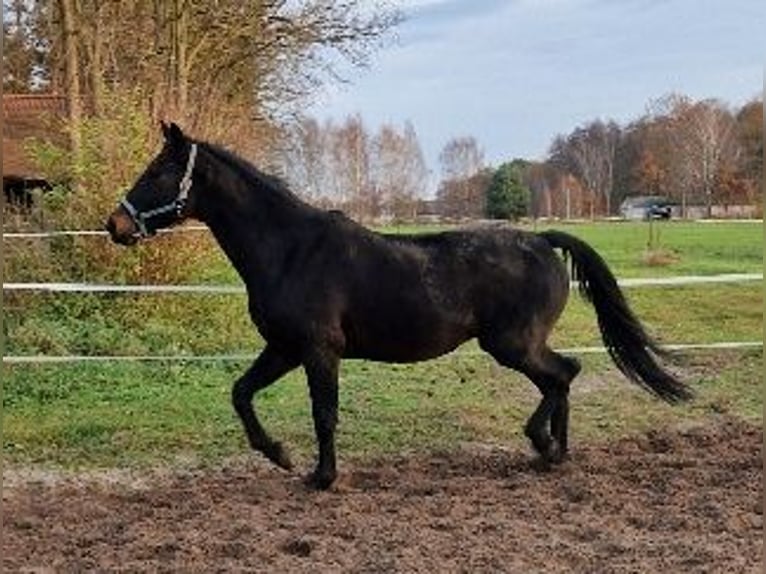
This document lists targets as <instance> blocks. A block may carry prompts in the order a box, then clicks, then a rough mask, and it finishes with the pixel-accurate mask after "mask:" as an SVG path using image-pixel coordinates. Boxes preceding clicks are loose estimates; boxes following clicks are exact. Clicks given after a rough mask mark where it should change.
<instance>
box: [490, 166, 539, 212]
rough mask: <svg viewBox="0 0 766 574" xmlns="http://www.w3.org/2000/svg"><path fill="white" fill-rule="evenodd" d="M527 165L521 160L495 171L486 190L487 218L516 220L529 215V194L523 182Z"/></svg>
mask: <svg viewBox="0 0 766 574" xmlns="http://www.w3.org/2000/svg"><path fill="white" fill-rule="evenodd" d="M528 165H529V164H528V163H527V162H524V161H523V160H514V161H512V162H508V163H504V164H502V165H501V166H500V167H498V168H497V169H496V170H495V172H494V173H493V174H492V180H491V182H490V184H489V187H488V188H487V199H486V213H487V217H489V218H491V219H513V220H517V219H519V218H520V217H523V216H525V215H527V214H528V213H529V205H530V198H531V194H530V190H529V188H528V187H527V186H526V185H524V182H523V179H524V173H523V172H524V170H525V169H526V168H527V167H528Z"/></svg>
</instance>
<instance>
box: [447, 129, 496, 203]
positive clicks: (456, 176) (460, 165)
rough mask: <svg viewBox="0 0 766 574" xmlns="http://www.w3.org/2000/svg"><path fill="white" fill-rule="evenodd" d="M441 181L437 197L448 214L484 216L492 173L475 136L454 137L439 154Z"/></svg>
mask: <svg viewBox="0 0 766 574" xmlns="http://www.w3.org/2000/svg"><path fill="white" fill-rule="evenodd" d="M439 163H440V164H441V167H442V181H441V184H440V185H439V189H438V190H437V199H438V200H439V203H440V205H441V210H442V213H443V214H444V215H446V216H448V217H481V216H482V215H483V214H484V198H485V191H486V187H487V185H488V183H489V174H488V173H487V172H485V171H484V169H483V168H484V153H483V152H482V151H481V149H480V148H479V144H478V143H477V141H476V139H475V138H474V137H462V138H453V139H451V140H450V141H448V142H447V143H446V144H445V146H444V147H443V148H442V151H441V153H440V154H439Z"/></svg>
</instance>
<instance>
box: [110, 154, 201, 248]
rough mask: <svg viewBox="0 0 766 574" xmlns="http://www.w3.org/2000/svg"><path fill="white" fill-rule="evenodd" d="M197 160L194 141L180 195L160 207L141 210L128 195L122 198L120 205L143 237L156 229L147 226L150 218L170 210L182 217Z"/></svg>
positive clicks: (179, 191)
mask: <svg viewBox="0 0 766 574" xmlns="http://www.w3.org/2000/svg"><path fill="white" fill-rule="evenodd" d="M196 161H197V144H196V143H193V144H191V148H190V149H189V159H188V160H187V162H186V171H184V175H183V177H182V178H181V181H180V182H179V183H178V195H177V196H176V198H175V199H174V200H173V201H172V202H170V203H166V204H164V205H161V206H159V207H155V208H154V209H150V210H148V211H139V210H138V209H136V208H135V207H134V206H133V204H132V203H130V201H128V198H127V197H124V198H122V200H121V201H120V205H121V206H122V207H123V208H125V211H127V212H128V215H130V218H131V219H132V220H133V223H135V224H136V227H137V228H138V233H139V235H140V236H141V237H149V236H151V235H154V233H155V231H156V230H154V229H149V227H147V225H146V224H147V221H148V220H149V219H151V218H153V217H157V216H158V215H163V214H165V213H168V212H174V213H175V214H176V217H178V218H180V217H181V215H182V214H183V210H184V207H186V201H187V200H188V198H189V190H190V189H191V186H192V172H193V171H194V164H195V162H196Z"/></svg>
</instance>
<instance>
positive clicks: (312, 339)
mask: <svg viewBox="0 0 766 574" xmlns="http://www.w3.org/2000/svg"><path fill="white" fill-rule="evenodd" d="M161 127H162V132H163V135H164V143H163V146H162V149H161V150H160V152H159V153H158V154H157V155H156V157H154V159H153V160H152V161H151V162H150V163H149V164H148V166H147V167H146V169H145V171H144V172H143V173H142V174H141V175H140V176H139V177H138V179H137V180H136V182H135V184H134V186H133V187H132V189H130V190H129V191H128V192H127V194H126V195H125V197H124V198H123V199H122V200H121V201H120V203H119V204H118V206H117V207H116V208H115V210H114V211H113V212H112V213H111V215H110V216H109V217H108V220H107V222H106V229H107V231H108V232H109V234H110V236H111V239H112V240H113V241H114V242H116V243H118V244H122V245H133V244H135V243H136V242H137V241H139V240H142V239H144V238H147V237H150V236H152V235H154V234H155V233H156V231H157V230H158V229H161V228H166V227H170V226H173V225H177V224H179V223H181V222H183V221H184V220H186V219H188V218H193V219H196V220H198V221H200V222H202V223H204V224H206V225H207V226H208V227H209V229H210V230H211V232H212V234H213V236H214V237H215V239H216V241H217V242H218V243H219V245H220V247H221V248H222V250H223V251H224V253H225V254H226V255H227V257H228V259H229V260H230V262H231V263H232V265H233V266H234V268H235V269H236V270H237V272H238V273H239V275H240V277H241V278H242V281H243V282H244V284H245V286H246V289H247V294H248V310H249V313H250V316H251V318H252V321H253V323H254V325H255V327H256V328H257V330H258V331H259V333H260V334H261V336H262V337H263V339H264V341H265V347H264V349H263V350H262V352H261V353H260V354H259V355H258V356H257V357H256V358H255V360H254V362H253V363H252V365H251V366H250V367H249V368H248V369H247V371H246V372H245V373H244V374H243V375H242V376H241V377H240V378H239V379H238V380H236V382H234V384H233V387H232V394H231V400H232V403H233V407H234V410H235V411H236V413H237V414H238V416H239V418H240V419H241V422H242V425H243V427H244V432H245V434H246V436H247V439H248V441H249V444H250V446H251V447H252V448H253V449H254V450H256V451H260V452H261V453H262V454H263V455H265V456H266V457H267V458H268V459H269V460H270V461H272V462H273V463H275V464H276V465H277V466H279V467H281V468H283V469H286V470H290V469H292V468H293V466H292V462H291V459H290V457H289V455H288V452H287V450H286V448H285V447H284V446H283V445H282V443H281V442H279V441H276V440H274V439H272V437H271V436H270V435H269V434H268V433H267V432H266V430H265V429H264V428H263V426H262V425H261V423H260V422H259V420H258V416H257V415H256V412H255V409H254V406H253V399H254V396H255V393H256V392H257V391H259V390H262V389H264V388H266V387H268V386H269V385H271V384H272V383H274V382H276V381H277V380H279V379H280V378H281V377H282V376H283V375H285V374H287V373H288V372H289V371H292V370H293V369H296V368H298V367H302V368H303V370H304V371H305V374H306V379H307V382H308V388H309V395H310V399H311V411H312V417H313V423H314V430H315V435H316V441H317V445H318V460H317V463H316V467H315V468H314V470H313V472H311V473H310V474H309V475H308V477H307V479H306V480H307V484H308V485H309V486H310V487H313V488H316V489H327V488H329V487H330V486H331V485H332V484H333V482H334V481H335V479H336V477H337V466H336V451H335V432H336V425H337V421H338V370H339V365H340V361H341V360H342V359H367V360H372V361H380V362H389V363H412V362H416V361H425V360H428V359H433V358H436V357H439V356H441V355H444V354H446V353H449V352H451V351H453V350H454V349H456V348H457V347H458V346H459V345H461V344H463V343H465V342H466V341H469V340H472V339H478V343H479V346H480V348H481V349H482V350H483V351H485V352H486V353H488V354H489V355H490V356H492V357H493V358H494V359H495V360H496V361H497V362H498V363H499V364H500V365H502V366H504V367H507V368H510V369H514V370H516V371H518V372H520V373H522V374H524V375H525V376H526V377H527V378H528V379H529V380H531V382H532V383H533V384H534V385H535V386H536V387H537V388H538V389H539V391H540V393H541V395H542V397H541V400H540V403H539V405H538V406H537V408H536V409H535V410H534V412H533V413H532V415H531V416H530V417H529V419H528V421H527V423H526V425H525V427H524V432H525V434H526V436H527V437H528V438H529V440H530V441H531V444H532V447H533V448H534V450H535V451H536V452H537V453H538V455H539V459H540V460H541V461H543V462H544V463H545V464H546V465H552V464H558V463H561V462H562V461H564V460H565V459H566V458H567V454H568V426H569V389H570V384H571V383H572V381H573V379H574V378H575V377H576V376H577V374H578V373H579V372H580V368H581V367H580V363H579V361H578V360H577V359H575V358H573V357H568V356H565V355H562V354H560V353H558V352H556V351H554V350H553V349H552V348H551V347H550V346H548V344H547V339H548V336H549V334H550V333H551V330H552V328H553V326H554V324H555V323H556V321H557V319H558V318H559V316H560V315H561V313H562V311H563V309H564V306H565V304H566V301H567V298H568V295H569V290H570V273H571V275H572V280H573V281H574V282H576V283H577V284H578V285H579V290H580V292H581V294H582V295H583V296H584V297H585V298H586V299H587V300H588V301H589V302H590V303H591V304H592V305H593V306H594V307H595V311H596V316H597V322H598V326H599V329H600V332H601V336H602V339H603V341H604V344H605V346H606V349H607V350H608V352H609V355H610V356H611V358H612V359H613V361H614V363H615V364H616V365H617V367H618V368H619V369H620V370H621V371H622V372H623V373H624V374H625V375H626V377H627V378H628V379H629V380H631V381H633V382H635V383H637V384H638V385H640V386H641V387H642V388H644V389H646V390H648V391H649V392H651V393H653V394H654V395H656V396H657V397H659V398H661V399H664V400H665V401H668V402H670V403H676V402H679V401H682V400H687V399H689V398H691V396H692V392H691V390H690V388H689V387H688V385H687V384H686V383H684V382H682V381H681V380H679V379H678V378H677V377H676V376H674V375H673V374H671V373H670V372H669V371H668V370H667V369H666V367H664V366H663V365H662V364H661V359H663V355H665V352H664V350H663V349H662V348H661V347H660V346H659V345H658V344H657V343H656V342H655V341H654V339H653V338H652V337H650V335H649V334H648V333H647V332H646V330H645V329H644V327H643V326H642V324H641V323H640V322H639V320H638V319H637V317H636V316H635V315H634V313H633V312H632V310H631V309H630V307H629V305H628V303H627V302H626V300H625V298H624V295H623V294H622V292H621V291H620V288H619V286H618V284H617V281H616V279H615V277H614V275H613V274H612V272H611V271H610V269H609V267H608V266H607V264H606V263H605V262H604V260H603V259H602V258H601V256H599V255H598V253H597V252H596V251H595V250H594V249H593V248H592V247H590V246H589V245H588V244H587V243H585V242H584V241H582V240H580V239H577V238H575V237H573V236H572V235H569V234H566V233H563V232H560V231H553V230H550V231H542V232H539V233H534V232H529V231H524V230H520V229H516V228H513V227H511V226H506V225H503V226H500V227H496V228H494V227H493V228H477V229H473V228H469V229H457V230H448V231H442V232H436V233H426V234H412V235H399V234H385V233H376V232H373V231H372V230H369V229H367V228H366V227H363V226H362V225H360V224H358V223H356V222H354V221H352V220H351V219H349V218H347V217H346V216H345V215H343V213H342V212H339V211H325V210H320V209H317V208H315V207H313V206H311V205H309V204H307V203H305V202H304V201H302V200H301V199H300V198H299V197H298V196H297V195H296V194H294V193H293V192H291V191H290V189H289V187H288V186H287V185H286V184H285V183H284V182H283V181H282V180H281V179H279V178H276V177H274V176H271V175H268V174H266V173H264V172H262V171H260V170H259V169H257V168H256V167H255V166H253V165H252V164H251V163H249V162H247V161H246V160H244V159H242V158H240V157H238V156H237V155H235V154H234V153H232V152H230V151H227V150H226V149H224V148H222V147H220V146H217V145H214V144H211V143H207V142H204V141H201V140H195V139H193V138H191V137H189V136H187V135H186V134H184V133H183V131H182V130H181V128H180V127H178V125H176V124H175V123H172V124H170V125H168V124H165V123H164V122H162V124H161ZM557 249H558V250H561V251H562V252H563V254H564V258H562V257H561V256H560V255H559V254H558V252H557V251H556V250H557ZM566 259H568V260H569V265H567V261H566ZM568 267H569V268H568ZM570 268H571V269H570Z"/></svg>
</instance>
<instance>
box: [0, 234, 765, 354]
mask: <svg viewBox="0 0 766 574" xmlns="http://www.w3.org/2000/svg"><path fill="white" fill-rule="evenodd" d="M199 231H207V227H204V226H183V227H178V228H173V229H169V230H161V233H177V232H199ZM106 235H108V234H107V232H106V231H96V230H71V231H67V230H62V231H47V232H19V233H3V240H6V239H45V238H54V237H80V236H106ZM754 281H763V273H727V274H719V275H692V276H676V277H634V278H624V279H619V280H618V284H619V285H620V286H621V287H628V288H630V287H649V286H685V285H702V284H721V283H746V282H754ZM573 285H574V284H573ZM3 291H36V292H48V293H136V294H170V293H175V294H223V295H229V294H244V293H245V292H246V290H245V288H244V286H242V285H113V284H96V283H36V282H30V283H3ZM664 347H665V348H666V349H669V350H716V349H748V348H763V341H724V342H717V343H678V344H669V345H664ZM559 351H560V352H562V353H568V354H573V355H583V354H594V353H605V352H606V349H605V348H604V347H598V346H595V347H572V348H565V349H559ZM255 354H256V351H253V352H252V353H249V354H220V355H10V356H3V364H32V363H43V364H63V363H77V362H117V361H121V362H122V361H132V362H174V361H182V362H214V361H250V360H252V359H253V357H254V356H255ZM456 354H457V355H474V354H480V353H479V352H478V351H457V352H456Z"/></svg>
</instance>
